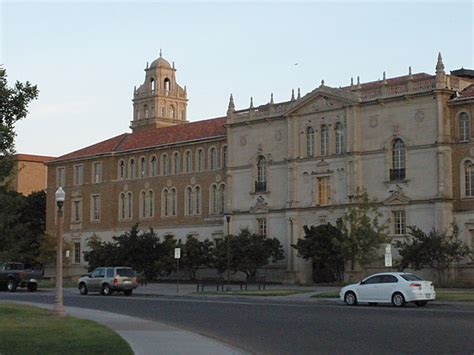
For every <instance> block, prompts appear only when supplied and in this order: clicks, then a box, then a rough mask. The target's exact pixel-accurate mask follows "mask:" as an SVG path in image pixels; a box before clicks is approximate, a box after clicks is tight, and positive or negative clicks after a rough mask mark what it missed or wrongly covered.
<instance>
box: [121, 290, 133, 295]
mask: <svg viewBox="0 0 474 355" xmlns="http://www.w3.org/2000/svg"><path fill="white" fill-rule="evenodd" d="M123 293H124V294H125V296H131V295H132V293H133V290H125V291H123Z"/></svg>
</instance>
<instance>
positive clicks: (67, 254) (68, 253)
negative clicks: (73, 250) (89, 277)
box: [66, 250, 70, 258]
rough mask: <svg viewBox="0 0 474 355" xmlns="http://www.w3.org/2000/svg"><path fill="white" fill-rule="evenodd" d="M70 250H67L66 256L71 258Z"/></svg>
mask: <svg viewBox="0 0 474 355" xmlns="http://www.w3.org/2000/svg"><path fill="white" fill-rule="evenodd" d="M69 255H70V252H69V250H66V258H69Z"/></svg>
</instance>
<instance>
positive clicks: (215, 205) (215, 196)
mask: <svg viewBox="0 0 474 355" xmlns="http://www.w3.org/2000/svg"><path fill="white" fill-rule="evenodd" d="M210 195H211V214H217V213H219V190H218V189H217V185H215V184H212V185H211V188H210Z"/></svg>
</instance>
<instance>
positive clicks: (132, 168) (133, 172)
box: [128, 158, 137, 179]
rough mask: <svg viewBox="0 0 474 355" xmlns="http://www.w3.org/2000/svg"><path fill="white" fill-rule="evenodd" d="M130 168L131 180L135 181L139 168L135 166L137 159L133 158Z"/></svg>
mask: <svg viewBox="0 0 474 355" xmlns="http://www.w3.org/2000/svg"><path fill="white" fill-rule="evenodd" d="M128 164H129V168H130V171H129V173H130V176H129V177H130V179H135V178H136V177H137V166H136V164H135V159H134V158H131V159H130V161H129V163H128Z"/></svg>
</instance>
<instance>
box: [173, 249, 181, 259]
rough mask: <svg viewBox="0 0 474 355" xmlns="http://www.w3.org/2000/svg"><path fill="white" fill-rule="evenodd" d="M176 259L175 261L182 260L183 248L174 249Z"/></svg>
mask: <svg viewBox="0 0 474 355" xmlns="http://www.w3.org/2000/svg"><path fill="white" fill-rule="evenodd" d="M174 258H175V259H180V258H181V248H174Z"/></svg>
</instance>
